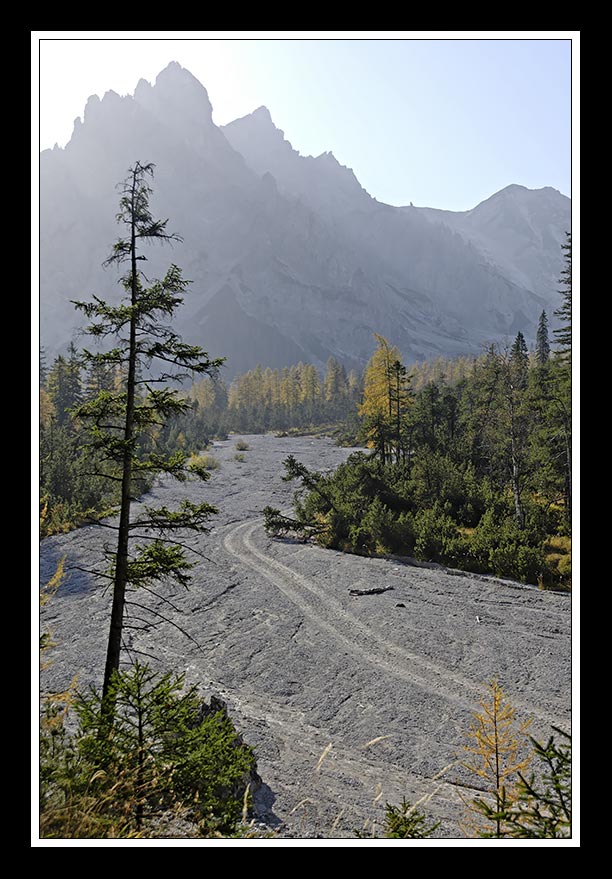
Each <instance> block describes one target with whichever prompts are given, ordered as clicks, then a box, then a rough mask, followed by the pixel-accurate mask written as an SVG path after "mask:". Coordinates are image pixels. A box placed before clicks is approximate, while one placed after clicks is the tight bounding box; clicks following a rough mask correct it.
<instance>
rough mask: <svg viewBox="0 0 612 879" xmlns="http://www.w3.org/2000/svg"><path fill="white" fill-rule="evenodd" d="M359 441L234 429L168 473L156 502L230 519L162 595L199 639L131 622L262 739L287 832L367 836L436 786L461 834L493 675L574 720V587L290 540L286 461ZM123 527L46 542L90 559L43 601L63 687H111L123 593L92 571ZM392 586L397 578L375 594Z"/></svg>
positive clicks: (200, 543) (165, 667) (143, 644)
mask: <svg viewBox="0 0 612 879" xmlns="http://www.w3.org/2000/svg"><path fill="white" fill-rule="evenodd" d="M239 440H244V441H245V442H247V443H248V445H249V449H248V451H244V452H241V453H240V454H241V455H243V456H244V458H245V460H244V461H239V460H236V459H235V455H236V454H237V450H236V447H235V446H236V442H237V441H239ZM350 451H351V450H350V449H340V448H338V447H336V446H334V445H333V443H332V441H331V440H329V439H324V438H323V439H321V438H317V439H314V438H312V437H297V438H296V437H286V438H278V437H274V436H270V435H266V436H231V437H230V438H229V439H228V440H227V441H224V442H218V443H215V446H214V448H213V449H211V450H209V452H208V454H212V455H214V457H215V458H217V459H218V461H219V464H220V466H219V468H218V469H217V470H215V471H214V472H212V475H211V478H210V480H209V481H208V482H207V483H204V484H200V483H187V484H182V485H181V484H179V483H175V482H172V481H163V482H162V483H160V484H159V485H157V486H156V487H155V488H154V489H153V491H152V492H151V493H150V495H149V496H148V497H147V499H146V500H147V502H159V503H161V502H163V503H165V504H167V505H168V506H172V505H175V504H178V503H179V502H180V501H181V500H182V499H183V498H189V499H191V500H193V501H194V502H201V501H204V500H206V501H208V502H209V503H212V504H214V505H216V506H217V507H218V509H219V514H218V515H217V516H215V517H214V518H213V520H212V521H211V526H212V530H211V532H210V533H209V534H207V535H201V536H199V537H198V538H197V539H196V540H195V541H193V546H194V547H195V548H196V549H197V550H198V552H199V553H201V555H197V556H194V560H195V561H196V565H195V567H194V569H193V580H192V583H191V585H190V588H189V590H188V591H185V590H183V589H180V588H178V587H176V588H172V589H171V590H169V591H168V590H163V595H164V596H165V597H166V598H169V599H170V600H171V602H172V604H173V605H174V606H175V607H174V608H173V607H171V606H170V605H168V604H167V603H166V602H164V601H162V600H159V599H155V598H154V597H153V596H151V595H147V596H146V599H142V601H143V603H146V604H148V605H149V607H151V608H152V609H153V610H155V611H157V612H158V613H160V614H163V616H164V617H167V618H168V620H173V621H175V622H176V623H177V624H178V625H179V626H181V627H182V628H183V629H185V630H186V631H187V632H189V634H190V635H191V636H192V637H193V638H194V639H195V641H197V645H196V644H194V642H193V641H191V640H189V639H188V638H187V637H185V635H183V634H181V632H180V631H178V630H177V629H176V628H175V627H173V626H172V625H171V623H170V622H166V621H164V620H162V619H161V617H154V616H153V615H150V616H149V617H147V618H150V620H151V622H152V623H153V622H154V623H156V625H155V626H153V625H150V626H147V628H146V630H144V631H136V630H128V631H126V642H127V646H128V648H131V649H134V650H138V651H141V652H142V653H144V654H148V655H149V660H148V661H150V663H151V664H152V665H153V666H154V667H156V668H159V670H160V671H170V670H171V671H176V672H185V674H186V680H187V683H189V684H197V685H198V687H200V688H201V690H202V691H203V693H204V695H206V696H207V697H208V696H210V695H211V694H215V695H218V696H220V697H221V698H223V699H224V700H225V701H226V702H227V705H228V709H229V713H230V715H231V716H232V718H233V719H234V721H235V723H236V725H237V727H238V728H239V729H240V731H241V732H242V734H243V736H244V739H245V740H246V741H247V742H249V743H250V744H252V745H253V746H254V747H255V749H256V753H257V759H258V771H259V773H260V775H261V777H262V779H263V782H264V784H263V786H262V788H261V790H260V791H259V792H258V793H257V796H256V804H257V810H258V813H259V819H260V820H262V821H265V823H266V824H267V825H268V826H272V827H278V828H279V832H280V834H281V835H283V836H298V837H302V836H303V837H306V836H312V837H316V836H319V837H324V838H354V834H353V831H354V829H355V828H363V827H364V826H365V825H367V826H368V827H371V822H377V823H379V822H380V821H381V819H382V816H383V814H384V805H385V803H386V802H391V803H397V802H400V801H401V799H402V797H406V798H407V799H409V800H411V801H412V802H414V801H415V800H417V799H419V798H421V797H427V801H426V805H424V807H423V808H425V810H426V811H427V812H428V813H429V814H430V815H431V816H432V817H434V818H436V819H440V820H441V821H442V825H441V827H440V828H439V830H438V835H440V836H444V837H455V836H459V835H460V830H459V823H460V820H461V813H462V810H463V806H462V802H461V797H462V796H463V797H465V796H466V795H470V796H471V795H472V794H473V791H470V790H469V789H466V788H464V787H462V785H463V784H465V783H466V782H467V781H468V780H469V779H467V777H466V776H465V774H464V770H462V769H461V767H460V766H459V765H458V764H457V759H458V757H459V756H460V755H461V749H462V746H463V745H464V744H465V743H466V741H467V739H466V732H467V729H468V726H469V723H470V719H471V712H472V711H473V710H475V709H476V708H477V707H478V702H479V699H480V698H482V697H483V696H485V695H486V684H487V682H488V681H489V680H491V678H493V677H494V676H497V678H498V679H499V681H500V683H501V685H502V687H503V688H504V690H505V692H506V694H507V696H508V697H509V698H510V700H511V701H512V703H513V704H514V706H515V707H516V709H517V714H518V716H519V717H520V718H521V719H524V718H526V717H532V718H533V725H532V732H533V734H534V735H536V736H537V737H542V738H543V737H546V736H548V734H549V733H550V727H551V725H552V724H554V725H557V726H561V727H562V728H564V729H569V717H570V701H571V700H570V697H571V678H570V660H571V642H570V623H571V601H570V598H569V596H568V595H562V594H556V593H552V592H543V591H540V590H538V589H535V588H526V587H523V586H521V585H520V584H514V583H510V582H507V581H501V580H496V579H494V578H486V577H477V576H472V575H467V574H463V573H461V572H451V571H448V570H446V569H443V568H440V567H435V566H432V567H421V566H416V565H414V564H412V563H410V560H402V559H368V558H361V557H358V556H351V555H348V554H345V553H340V552H334V551H330V550H323V549H321V548H319V547H316V546H313V545H310V544H304V543H300V542H295V541H290V540H272V539H270V538H269V537H268V536H267V535H266V533H265V531H264V529H263V527H262V519H261V511H262V509H263V508H264V507H265V506H266V505H267V504H271V505H272V506H275V507H279V508H282V509H287V508H288V507H289V506H290V504H291V497H292V494H293V491H294V490H295V485H294V484H292V483H285V482H283V481H282V478H281V477H282V475H283V473H284V470H283V466H282V461H283V460H284V458H286V456H287V455H289V454H293V455H294V456H295V457H296V458H297V459H298V460H299V461H301V462H303V463H304V464H306V465H307V466H308V467H311V468H317V469H325V470H326V469H330V468H333V467H335V466H337V465H338V464H339V463H341V462H342V461H343V460H345V459H346V457H347V456H348V455H349V454H350ZM113 534H114V532H111V531H110V530H108V529H104V528H98V527H87V528H81V529H78V530H77V531H73V532H71V533H70V534H66V535H62V536H58V537H53V538H48V539H47V540H45V541H43V543H42V545H41V554H40V558H41V581H42V582H45V581H46V580H48V579H49V577H50V576H51V575H52V574H53V572H54V570H55V566H56V564H57V561H58V559H59V558H61V557H62V556H65V557H66V567H67V568H71V569H72V570H71V571H70V572H69V574H68V576H67V577H66V580H65V582H64V583H63V584H62V586H61V588H60V589H59V591H58V592H57V594H56V596H55V597H54V598H53V600H52V601H51V602H50V603H49V604H48V605H47V606H46V607H44V608H43V609H42V612H41V626H42V627H43V628H50V629H51V630H52V633H53V640H54V641H55V642H56V644H57V646H56V647H55V648H53V650H52V651H50V652H49V654H47V655H48V658H49V659H50V660H51V661H52V664H51V665H50V667H49V668H47V669H46V670H44V671H43V672H42V675H41V683H42V689H43V692H45V691H58V690H61V689H63V688H65V687H66V686H67V685H68V684H69V683H70V681H72V680H73V678H74V677H75V676H77V678H78V681H79V684H80V686H81V687H84V686H87V685H89V684H95V685H99V684H100V682H101V674H102V671H103V665H104V655H105V647H106V638H107V633H108V623H109V613H110V592H109V590H105V589H104V587H103V586H100V585H99V583H96V582H95V581H94V579H93V577H91V576H90V575H89V574H86V573H83V572H80V571H76V570H74V568H76V567H82V568H90V567H92V566H94V565H96V564H97V563H99V561H100V560H101V559H102V557H103V552H104V544H105V543H106V542H109V541H111V539H112V535H113ZM372 588H380V589H384V591H381V592H378V593H377V594H360V593H363V592H364V591H365V590H369V589H372ZM158 591H160V594H162V590H158ZM138 600H139V601H140V600H141V599H140V598H138ZM142 615H143V616H145V617H146V614H145V613H144V612H143V614H142ZM139 625H142V623H140V624H139ZM140 658H141V659H145V658H146V657H145V656H142V655H140ZM445 767H449V768H447V769H446V771H445V772H444V773H443V774H442V775H441V776H440V777H439V778H436V776H438V774H439V773H440V772H441V771H442V770H444V769H445ZM472 782H473V779H472Z"/></svg>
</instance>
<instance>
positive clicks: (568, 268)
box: [554, 232, 572, 360]
mask: <svg viewBox="0 0 612 879" xmlns="http://www.w3.org/2000/svg"><path fill="white" fill-rule="evenodd" d="M565 239H566V240H565V244H562V245H561V247H562V249H563V251H564V259H565V268H564V269H563V271H562V272H561V278H560V279H559V283H560V284H561V290H559V293H560V294H561V297H562V300H563V301H562V303H561V305H560V306H559V308H557V310H556V311H555V315H556V317H558V318H559V320H560V321H561V326H560V327H559V329H557V330H555V331H554V335H555V337H556V339H557V345H558V348H557V353H558V354H559V356H561V357H563V358H564V359H566V360H569V359H570V358H571V356H572V233H571V232H566V233H565Z"/></svg>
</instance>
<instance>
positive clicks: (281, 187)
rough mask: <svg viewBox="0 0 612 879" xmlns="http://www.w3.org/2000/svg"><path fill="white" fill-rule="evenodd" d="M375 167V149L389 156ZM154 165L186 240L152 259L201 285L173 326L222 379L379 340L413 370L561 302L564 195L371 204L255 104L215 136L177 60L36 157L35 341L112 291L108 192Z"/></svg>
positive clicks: (74, 326)
mask: <svg viewBox="0 0 612 879" xmlns="http://www.w3.org/2000/svg"><path fill="white" fill-rule="evenodd" d="M382 158H383V157H381V160H382ZM136 160H140V161H143V162H148V161H151V162H154V163H155V165H156V177H155V182H154V193H153V197H152V207H153V210H154V212H155V214H156V215H157V216H162V217H169V218H170V222H169V228H171V229H172V230H176V231H177V232H179V233H180V234H181V235H182V236H183V238H184V243H183V245H181V246H180V247H177V248H176V249H175V250H172V251H170V250H156V251H154V252H152V253H151V254H150V255H149V254H148V257H149V262H148V263H147V266H146V269H147V274H148V276H149V277H151V276H153V277H154V276H156V275H158V274H159V273H161V272H163V270H164V268H165V267H166V266H167V265H168V264H169V263H170V262H176V263H177V264H178V265H179V266H181V268H182V269H183V272H184V276H185V277H186V278H189V279H190V280H191V281H192V282H193V283H192V285H191V292H190V294H189V295H188V297H187V298H186V301H185V305H184V306H183V308H182V309H181V310H180V312H179V314H178V322H177V329H178V330H179V331H180V332H181V333H182V334H183V335H184V337H185V339H186V340H187V341H190V342H194V343H197V344H201V345H202V346H203V347H204V348H205V349H206V350H208V351H209V353H210V354H211V355H214V356H226V357H227V373H226V376H227V377H231V375H233V374H236V373H237V372H241V371H243V370H245V369H248V368H251V367H253V366H254V365H255V364H256V363H262V364H263V365H266V366H272V367H278V366H284V365H287V364H290V363H293V362H297V361H298V360H308V361H311V362H314V363H315V364H319V365H321V364H323V363H324V362H325V360H326V359H327V358H328V357H329V356H330V355H332V354H333V355H334V356H336V357H338V358H339V359H340V360H342V361H343V362H344V363H345V365H346V366H347V367H359V366H362V365H363V364H364V363H365V362H366V361H367V359H368V358H369V356H370V355H371V352H372V350H373V345H374V343H373V338H372V334H373V333H374V332H378V333H382V334H383V335H385V336H386V337H388V338H389V340H390V341H391V342H393V343H394V344H396V345H397V346H398V347H399V348H400V350H401V351H402V354H403V356H404V358H405V360H406V362H407V363H410V362H412V361H414V360H416V359H422V358H424V357H428V356H436V355H438V354H442V355H446V356H452V355H455V354H464V353H477V352H478V351H479V350H481V347H482V346H483V345H484V344H486V343H487V342H490V341H499V342H501V343H503V342H504V341H506V340H509V339H511V338H512V337H513V336H514V335H515V334H516V332H517V331H518V330H519V329H520V330H522V331H523V332H524V333H525V335H526V337H527V338H528V339H532V338H533V337H534V334H535V326H536V323H537V319H538V316H539V314H540V312H541V311H542V309H543V308H546V309H547V311H548V312H549V314H550V313H551V312H552V310H554V308H555V307H557V305H558V301H559V297H558V294H557V292H556V288H555V280H554V279H555V278H557V277H558V275H559V272H560V271H561V268H562V254H561V249H560V243H561V241H562V240H563V236H564V232H565V229H567V228H569V223H570V201H569V199H567V198H566V197H565V196H563V195H561V193H557V192H556V191H555V190H550V189H549V188H546V189H543V190H527V189H525V188H524V187H518V186H517V187H508V188H507V189H506V190H502V192H500V193H496V194H495V195H494V196H492V197H491V198H490V199H488V200H486V201H485V202H483V203H482V204H480V205H478V206H477V207H476V208H474V209H473V210H472V211H468V212H463V213H461V214H453V212H449V211H435V210H434V209H428V208H414V207H394V206H390V205H386V204H382V203H380V202H378V201H377V200H376V199H374V198H372V197H371V196H370V195H369V194H368V193H367V192H366V191H365V190H364V189H363V187H361V185H360V184H359V182H358V180H357V178H356V177H355V175H354V173H353V172H352V170H351V169H349V168H346V167H344V166H342V165H341V164H340V163H338V161H337V160H336V159H335V157H334V156H333V155H332V154H331V153H323V154H322V155H321V156H318V157H316V158H313V157H312V156H307V157H305V156H300V154H299V153H298V152H297V151H296V150H294V149H293V147H292V146H291V144H290V143H289V141H288V140H286V139H285V136H284V133H283V132H282V131H281V130H280V129H278V128H276V126H275V125H274V123H273V122H272V119H271V117H270V114H269V112H268V111H267V110H266V109H265V108H259V109H258V110H256V111H255V112H254V113H252V114H250V115H249V116H247V117H244V118H243V119H239V120H236V121H235V122H233V123H230V124H229V125H227V126H224V127H223V128H220V127H218V126H216V125H215V124H214V122H213V120H212V107H211V104H210V101H209V98H208V94H207V92H206V89H205V88H204V86H203V85H201V84H200V83H199V82H198V80H197V79H196V78H195V77H194V76H192V74H191V73H189V72H188V71H187V70H185V69H184V68H182V67H181V66H180V65H179V64H177V63H175V62H173V63H171V64H170V65H168V67H167V68H165V70H163V71H162V72H161V73H160V74H159V75H158V77H157V79H156V81H155V84H154V85H152V84H150V83H148V82H146V81H145V80H141V81H140V82H139V83H138V85H137V87H136V89H135V91H134V94H133V96H132V95H127V96H123V97H121V96H119V95H117V94H116V93H114V92H107V93H106V94H105V95H104V97H103V98H102V99H100V98H98V97H96V96H94V97H92V98H90V99H89V101H88V102H87V106H86V107H85V112H84V118H83V121H82V122H81V121H80V120H79V119H77V120H76V121H75V127H74V132H73V135H72V138H71V140H70V142H69V143H68V144H67V146H66V147H65V149H59V148H55V149H53V150H45V151H43V153H42V154H41V158H40V206H41V207H40V230H41V232H40V269H41V272H40V275H41V290H40V312H41V337H42V339H41V341H42V344H43V345H45V347H46V348H47V351H48V353H50V354H54V353H57V352H58V351H60V350H62V348H63V347H65V346H66V344H67V343H68V342H69V341H70V339H71V338H73V336H74V334H75V332H77V330H78V320H79V317H78V315H77V314H76V313H75V312H74V309H73V306H72V305H71V303H70V300H71V299H80V298H87V297H88V296H89V295H90V294H91V293H96V294H98V295H101V296H103V297H104V298H107V297H108V298H112V297H116V296H118V295H119V293H120V288H119V287H118V285H117V274H116V273H115V272H114V271H112V270H103V269H102V268H101V264H102V262H103V260H104V259H105V258H106V256H107V255H108V253H109V251H110V247H111V245H112V242H113V241H114V240H115V239H116V237H117V234H118V229H117V226H116V224H115V222H114V217H115V214H116V212H117V201H118V199H117V191H116V184H117V183H118V182H119V181H121V180H123V179H124V177H125V174H126V172H127V169H128V167H129V166H130V165H131V164H133V162H134V161H136Z"/></svg>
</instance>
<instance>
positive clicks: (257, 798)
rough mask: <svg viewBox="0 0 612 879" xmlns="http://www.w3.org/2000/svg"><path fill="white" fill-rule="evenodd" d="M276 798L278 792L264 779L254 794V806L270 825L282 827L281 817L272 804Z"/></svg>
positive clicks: (257, 812) (258, 814) (261, 818)
mask: <svg viewBox="0 0 612 879" xmlns="http://www.w3.org/2000/svg"><path fill="white" fill-rule="evenodd" d="M275 800H276V794H275V793H274V791H273V790H272V788H271V787H270V786H269V785H267V784H266V783H265V782H264V781H262V783H261V785H260V786H259V787H258V788H257V790H256V791H255V793H254V794H253V806H254V810H255V812H256V814H257V817H258V818H259V819H260V820H261V821H263V822H265V824H267V826H268V827H271V828H273V829H274V828H276V827H280V825H281V824H282V823H283V822H282V821H281V819H280V818H279V817H278V815H276V814H275V813H274V810H273V808H272V806H273V805H274V801H275Z"/></svg>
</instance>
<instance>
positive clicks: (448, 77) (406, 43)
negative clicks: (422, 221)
mask: <svg viewBox="0 0 612 879" xmlns="http://www.w3.org/2000/svg"><path fill="white" fill-rule="evenodd" d="M40 36H41V37H43V38H41V39H40V43H39V46H40V147H41V149H46V148H51V147H53V146H54V144H56V143H57V144H58V145H59V146H65V145H66V143H67V142H68V141H69V139H70V137H71V134H72V128H73V123H74V120H75V118H76V117H79V116H80V117H81V118H82V114H83V109H84V107H85V103H86V101H87V98H88V97H89V96H90V95H92V94H98V95H99V96H100V97H102V95H103V94H104V93H105V92H106V91H108V90H111V89H112V90H114V91H116V92H118V93H119V94H121V95H125V94H132V93H133V91H134V89H135V87H136V84H137V82H138V80H139V79H140V78H144V79H147V80H149V81H150V82H154V81H155V77H156V76H157V74H158V73H159V72H160V71H161V70H162V69H163V68H164V67H165V66H166V65H167V64H168V63H169V62H170V61H172V60H175V61H178V62H179V63H180V64H181V65H182V66H183V67H186V68H187V69H188V70H190V71H191V73H193V74H194V76H195V77H196V78H197V79H199V80H200V82H201V83H202V84H203V85H204V86H205V87H206V89H207V90H208V93H209V97H210V100H211V103H212V105H213V119H214V121H215V122H216V123H217V124H218V125H222V124H226V123H228V122H230V121H232V120H233V119H236V118H238V117H240V116H244V115H246V114H248V113H250V112H252V111H253V110H255V109H256V108H257V107H259V106H261V105H262V104H263V105H265V106H266V107H268V109H269V110H270V113H271V115H272V119H273V120H274V123H275V124H276V126H277V127H278V128H281V129H282V130H283V131H284V132H285V137H286V138H287V139H288V140H289V141H290V142H291V143H292V145H293V147H294V148H295V149H296V150H298V151H299V152H300V153H302V154H303V155H314V156H316V155H319V154H320V153H322V152H325V151H328V150H331V151H332V152H333V153H334V155H335V156H336V158H337V159H338V160H339V161H340V162H341V163H342V164H344V165H347V166H349V167H351V168H352V169H353V170H354V172H355V174H356V176H357V178H358V179H359V181H360V183H361V184H362V185H363V186H364V187H365V189H366V190H367V191H368V192H369V193H370V194H371V195H372V196H374V197H375V198H377V199H378V200H379V201H382V202H387V203H389V204H396V205H401V204H409V203H410V202H413V203H414V204H415V205H428V206H432V207H439V208H448V209H450V210H467V209H469V208H472V207H474V206H475V205H476V204H477V203H478V202H480V201H482V200H483V199H485V198H487V197H488V196H490V195H491V194H492V193H494V192H496V191H498V190H500V189H502V188H503V187H505V186H507V185H508V184H510V183H519V184H522V185H524V186H527V187H529V188H539V187H543V186H552V187H554V188H555V189H558V190H560V191H561V192H563V193H564V194H566V195H570V194H571V193H570V179H571V177H570V175H571V41H570V39H568V38H558V37H557V35H555V38H554V39H553V38H550V39H433V40H432V39H397V38H396V39H348V38H345V39H320V38H314V39H261V38H257V37H255V38H251V39H193V38H191V39H146V38H143V39H137V40H133V39H127V38H126V39H123V38H122V39H112V38H110V39H96V38H95V37H97V36H98V35H97V34H96V33H94V32H91V36H88V34H87V33H85V34H81V35H79V36H80V37H83V38H74V37H71V36H70V35H69V34H65V35H64V34H62V33H61V32H49V33H45V34H44V35H42V34H41V35H40ZM63 36H66V37H69V36H70V38H68V39H63V38H61V37H63ZM111 36H112V35H111ZM130 36H131V35H130ZM408 36H409V35H408ZM502 36H503V35H502ZM562 36H563V35H562ZM565 36H567V35H565ZM34 49H36V45H34Z"/></svg>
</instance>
